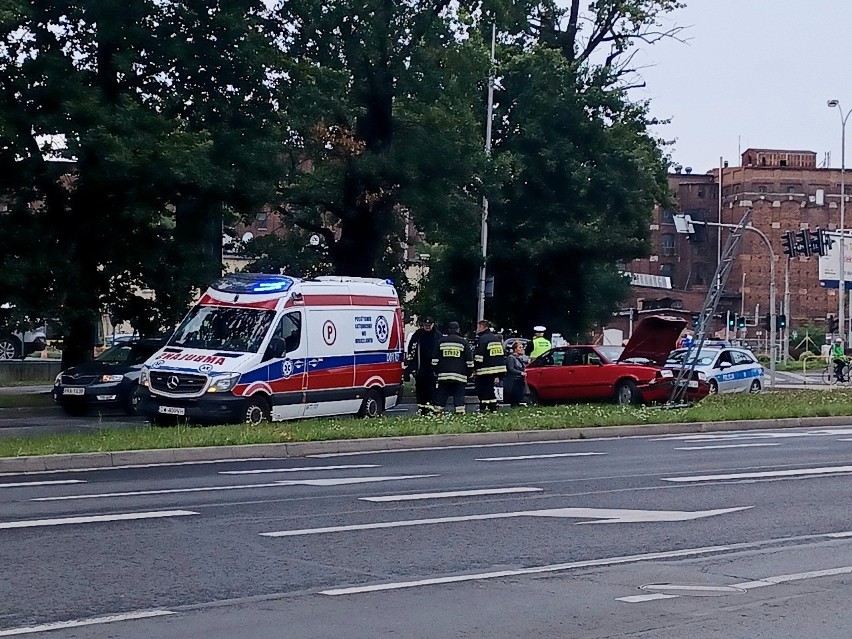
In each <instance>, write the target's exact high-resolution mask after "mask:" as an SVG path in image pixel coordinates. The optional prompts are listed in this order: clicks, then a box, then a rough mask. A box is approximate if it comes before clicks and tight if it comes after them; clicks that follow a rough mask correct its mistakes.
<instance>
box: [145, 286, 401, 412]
mask: <svg viewBox="0 0 852 639" xmlns="http://www.w3.org/2000/svg"><path fill="white" fill-rule="evenodd" d="M402 348H403V336H402V311H401V309H400V304H399V297H398V295H397V292H396V289H394V287H393V284H392V283H391V282H389V281H384V280H380V279H372V278H356V277H318V278H316V279H312V280H301V279H297V278H294V277H288V276H285V275H260V274H253V273H239V274H233V275H227V276H225V277H223V278H222V279H221V280H219V281H218V282H216V283H215V284H213V285H212V286H211V287H210V288H209V289H207V291H206V293H205V294H204V295H203V296H202V297H201V300H200V301H199V302H198V304H197V305H196V306H195V307H193V309H192V310H191V311H190V312H189V314H187V316H186V317H185V318H184V320H183V322H181V324H180V326H179V327H178V328H177V330H176V331H175V332H174V334H173V335H172V337H171V338H170V339H169V341H168V343H167V344H166V346H165V347H164V348H162V349H161V350H160V351H158V352H157V353H156V354H155V355H154V356H153V357H151V358H150V359H149V360H148V361H147V362H146V364H145V367H144V368H143V370H142V374H141V378H140V384H141V385H142V386H143V387H144V388H147V390H148V393H147V394H146V396H145V398H144V401H143V403H142V412H143V413H145V414H146V415H147V416H148V417H149V418H150V419H151V421H154V422H166V421H169V420H174V419H175V418H178V419H182V420H187V421H194V422H248V423H259V422H261V421H264V420H268V419H271V420H284V419H296V418H300V417H318V416H323V415H345V414H358V415H361V416H366V417H375V416H377V415H380V414H381V413H382V412H383V411H384V410H385V408H390V407H392V406H394V405H395V404H396V403H397V401H398V397H399V395H400V394H401V389H402V373H403V351H402Z"/></svg>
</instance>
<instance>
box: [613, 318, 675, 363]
mask: <svg viewBox="0 0 852 639" xmlns="http://www.w3.org/2000/svg"><path fill="white" fill-rule="evenodd" d="M685 326H686V320H684V319H681V318H679V317H673V316H670V315H652V316H651V317H646V318H645V319H644V320H642V321H641V322H640V323H639V325H638V326H637V327H636V329H635V330H634V331H633V336H632V337H631V338H630V341H629V342H627V345H626V346H625V347H624V352H623V353H622V354H621V357H619V358H618V361H619V362H623V361H625V360H628V359H633V358H640V357H641V358H644V359H648V360H651V361H652V362H654V363H655V364H657V365H658V366H662V365H663V364H664V363H665V361H666V358H667V357H668V356H669V353H671V352H672V351H673V350H674V349H675V346H676V345H677V339H678V337H680V334H681V332H682V331H683V329H684V327H685Z"/></svg>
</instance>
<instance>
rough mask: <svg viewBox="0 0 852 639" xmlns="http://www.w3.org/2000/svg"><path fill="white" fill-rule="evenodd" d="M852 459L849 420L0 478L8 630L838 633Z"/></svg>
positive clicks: (0, 561) (0, 587) (195, 634)
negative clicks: (826, 425)
mask: <svg viewBox="0 0 852 639" xmlns="http://www.w3.org/2000/svg"><path fill="white" fill-rule="evenodd" d="M850 458H852V420H850V426H849V427H844V428H834V429H824V430H816V429H801V430H784V431H777V432H773V431H749V432H742V433H723V434H722V433H720V434H704V435H668V436H654V437H635V438H623V439H610V440H603V439H601V440H576V441H566V442H553V443H527V444H515V445H499V446H475V447H451V448H440V449H433V450H409V451H396V452H383V453H365V454H346V455H333V456H324V457H313V458H304V459H286V460H285V459H281V460H270V459H265V460H245V461H232V462H216V463H186V464H174V465H160V466H150V467H144V468H124V469H108V470H96V471H76V472H52V473H37V474H28V475H6V476H2V477H0V513H1V514H0V570H1V571H2V573H0V574H2V579H0V637H5V636H20V635H24V636H50V637H57V638H60V639H67V638H70V637H75V638H86V639H89V638H91V639H106V638H107V637H116V638H129V637H154V638H156V637H163V638H166V637H182V638H183V637H185V638H190V639H193V638H199V639H200V638H203V639H220V638H221V639H226V638H227V639H230V638H233V637H246V638H250V639H254V638H266V637H292V638H296V639H313V638H317V639H320V638H328V637H354V638H360V637H364V638H367V637H369V638H371V639H372V638H377V639H378V638H391V637H394V638H399V637H405V638H406V639H418V638H432V637H436V638H437V637H441V638H443V637H489V638H494V639H509V638H520V637H524V638H526V637H536V638H553V639H556V638H559V639H564V638H566V637H582V638H584V639H585V638H590V639H603V638H615V637H625V636H629V637H643V638H648V637H677V638H682V637H698V638H702V639H703V638H720V639H721V638H722V637H725V638H730V637H749V638H760V637H763V638H770V637H771V638H772V639H794V638H795V639H804V638H810V637H813V638H817V637H819V638H825V637H844V636H848V635H849V630H848V629H849V627H850V624H852V611H850V607H849V606H848V601H847V600H848V591H849V584H850V581H852V559H850V556H852V523H850V518H849V512H850V511H852V491H850V490H849V485H850V475H852V463H850ZM42 633H44V634H42Z"/></svg>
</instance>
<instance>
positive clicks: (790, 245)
mask: <svg viewBox="0 0 852 639" xmlns="http://www.w3.org/2000/svg"><path fill="white" fill-rule="evenodd" d="M781 244H782V245H783V246H784V254H785V255H789V256H790V257H796V236H795V235H793V231H787V232H786V233H784V235H782V236H781Z"/></svg>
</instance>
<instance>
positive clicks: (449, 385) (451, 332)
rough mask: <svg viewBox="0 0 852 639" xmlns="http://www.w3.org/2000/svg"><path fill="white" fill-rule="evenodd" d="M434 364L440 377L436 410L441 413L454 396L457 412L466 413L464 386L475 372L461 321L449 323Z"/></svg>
mask: <svg viewBox="0 0 852 639" xmlns="http://www.w3.org/2000/svg"><path fill="white" fill-rule="evenodd" d="M432 365H433V366H434V367H435V373H436V374H437V379H438V390H437V391H436V393H435V410H437V411H438V412H439V413H440V412H442V411H443V410H444V405H445V404H446V403H447V399H448V398H449V397H452V398H453V408H454V409H455V412H456V413H462V414H463V413H464V386H465V384H466V383H467V378H468V377H470V374H471V373H472V372H473V353H472V352H471V350H470V344H468V343H467V341H466V340H465V339H463V338H462V337H461V336H460V335H459V323H458V322H450V323H449V324H447V335H445V336H443V337H441V338H440V339H439V340H438V345H437V347H436V348H435V356H434V357H433V358H432Z"/></svg>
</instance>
